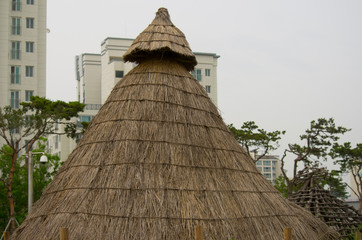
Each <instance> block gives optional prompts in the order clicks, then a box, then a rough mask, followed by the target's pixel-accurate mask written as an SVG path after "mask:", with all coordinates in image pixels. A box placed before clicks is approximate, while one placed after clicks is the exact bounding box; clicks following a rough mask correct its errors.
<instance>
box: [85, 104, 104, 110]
mask: <svg viewBox="0 0 362 240" xmlns="http://www.w3.org/2000/svg"><path fill="white" fill-rule="evenodd" d="M101 107H102V104H86V105H85V107H84V110H99V109H100V108H101Z"/></svg>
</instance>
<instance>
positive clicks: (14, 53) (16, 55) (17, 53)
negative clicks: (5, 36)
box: [10, 49, 21, 59]
mask: <svg viewBox="0 0 362 240" xmlns="http://www.w3.org/2000/svg"><path fill="white" fill-rule="evenodd" d="M10 54H11V59H20V56H21V51H20V49H11V52H10Z"/></svg>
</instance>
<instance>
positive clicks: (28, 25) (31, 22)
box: [26, 18, 34, 28]
mask: <svg viewBox="0 0 362 240" xmlns="http://www.w3.org/2000/svg"><path fill="white" fill-rule="evenodd" d="M26 28H34V18H26Z"/></svg>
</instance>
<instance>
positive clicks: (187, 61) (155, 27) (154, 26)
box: [123, 8, 197, 71]
mask: <svg viewBox="0 0 362 240" xmlns="http://www.w3.org/2000/svg"><path fill="white" fill-rule="evenodd" d="M151 57H152V58H155V57H158V58H169V57H172V58H174V59H176V60H177V61H178V62H179V63H181V64H182V65H183V66H185V67H186V69H187V70H189V71H191V70H193V69H194V67H195V66H196V64H197V61H196V57H195V55H194V54H193V52H192V51H191V48H190V46H189V43H188V42H187V40H186V37H185V35H184V34H183V32H182V31H181V30H180V29H178V28H177V27H176V26H174V25H173V23H172V22H171V19H170V15H169V13H168V10H167V9H166V8H159V9H158V11H157V13H156V17H155V19H154V20H153V21H152V23H151V24H150V25H149V26H148V27H147V28H146V29H145V30H143V32H142V33H140V34H139V35H138V36H137V38H136V39H135V40H134V42H133V43H132V45H131V47H130V48H129V49H128V51H127V52H126V53H125V54H124V55H123V59H124V61H126V62H127V61H129V62H138V63H139V62H141V61H143V60H146V59H149V58H151Z"/></svg>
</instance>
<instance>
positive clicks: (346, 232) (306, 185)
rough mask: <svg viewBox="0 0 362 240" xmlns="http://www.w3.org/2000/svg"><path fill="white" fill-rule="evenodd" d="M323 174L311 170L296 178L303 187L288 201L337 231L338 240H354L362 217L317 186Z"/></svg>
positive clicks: (318, 170)
mask: <svg viewBox="0 0 362 240" xmlns="http://www.w3.org/2000/svg"><path fill="white" fill-rule="evenodd" d="M324 173H325V171H324V170H323V169H312V170H311V171H308V172H305V173H303V174H301V176H298V177H299V179H301V182H302V183H303V185H302V187H301V189H300V190H299V191H298V192H296V193H294V194H293V195H292V196H291V197H290V198H289V200H291V201H292V202H294V203H296V204H297V205H299V206H301V207H303V208H305V209H307V210H308V211H310V212H311V213H312V214H313V215H314V216H316V217H317V218H319V219H320V220H322V221H323V222H325V223H326V224H327V225H328V226H330V227H331V228H333V229H335V230H336V231H338V233H339V234H340V239H354V236H355V232H357V231H359V230H360V229H359V228H360V227H361V226H362V215H360V214H359V213H358V211H357V210H356V209H354V208H353V207H351V206H349V205H347V204H346V203H344V202H343V201H342V200H340V199H338V198H337V197H335V196H333V195H332V194H331V192H330V191H328V190H326V189H324V188H323V187H322V186H321V185H320V184H319V183H320V181H319V179H322V178H324V177H325V176H323V175H325V174H324Z"/></svg>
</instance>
